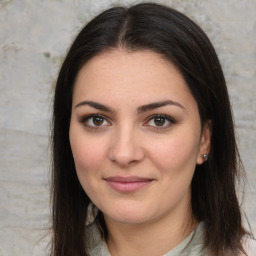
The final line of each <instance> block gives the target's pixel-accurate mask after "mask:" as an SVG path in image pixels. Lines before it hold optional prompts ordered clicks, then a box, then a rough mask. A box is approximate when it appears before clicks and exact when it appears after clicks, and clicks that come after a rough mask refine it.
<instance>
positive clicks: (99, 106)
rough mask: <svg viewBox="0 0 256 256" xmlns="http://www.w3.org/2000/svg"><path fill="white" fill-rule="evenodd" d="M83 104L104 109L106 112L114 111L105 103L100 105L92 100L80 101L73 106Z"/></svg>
mask: <svg viewBox="0 0 256 256" xmlns="http://www.w3.org/2000/svg"><path fill="white" fill-rule="evenodd" d="M84 105H88V106H90V107H93V108H96V109H98V110H102V111H106V112H111V113H114V112H115V111H114V110H113V109H111V108H109V107H107V106H105V105H102V104H100V103H97V102H94V101H81V102H80V103H78V104H77V105H76V106H75V108H77V107H80V106H84Z"/></svg>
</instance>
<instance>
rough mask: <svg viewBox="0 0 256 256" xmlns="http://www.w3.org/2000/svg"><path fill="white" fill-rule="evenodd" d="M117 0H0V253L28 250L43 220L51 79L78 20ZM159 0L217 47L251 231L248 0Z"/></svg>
mask: <svg viewBox="0 0 256 256" xmlns="http://www.w3.org/2000/svg"><path fill="white" fill-rule="evenodd" d="M120 2H122V1H106V0H104V1H102V0H101V1H100V0H84V1H79V0H73V1H68V0H63V1H61V0H51V1H50V0H41V1H29V0H13V1H11V0H9V1H8V0H0V248H1V252H0V255H1V256H14V255H15V256H23V255H32V252H33V247H34V245H35V243H36V242H37V241H38V239H39V238H40V237H41V236H42V234H44V232H45V230H46V228H47V227H48V226H49V225H50V220H49V185H48V184H49V147H48V136H49V118H50V102H51V97H52V91H53V84H54V79H55V78H56V74H57V72H58V68H59V65H60V62H61V60H62V58H63V55H64V54H65V51H66V48H67V47H68V46H69V44H70V42H71V39H72V38H73V37H74V36H75V34H76V33H77V31H78V30H79V28H81V26H82V24H84V22H86V21H87V20H88V19H89V18H91V17H92V16H93V15H95V14H96V13H98V12H99V11H100V10H102V9H103V8H105V7H108V6H110V5H112V4H116V3H120ZM126 2H129V3H132V2H134V1H126ZM136 2H139V1H136ZM159 2H162V3H166V4H170V5H172V6H174V7H176V8H177V9H179V10H181V11H183V12H185V13H186V14H188V15H189V16H190V17H192V18H193V19H194V20H196V21H197V22H198V23H199V24H200V25H201V26H202V27H203V28H204V29H205V31H206V32H207V34H208V35H209V37H210V38H211V39H212V41H213V43H214V45H215V47H216V50H217V52H218V54H219V57H220V59H221V62H222V65H223V68H224V72H225V75H226V78H227V81H228V87H229V91H230V95H231V100H232V104H233V109H234V115H235V120H236V127H237V135H238V139H239V149H240V150H241V156H242V159H243V161H244V165H245V168H246V171H247V173H248V178H249V186H248V189H247V193H246V198H247V201H246V204H245V207H244V208H245V210H246V212H247V214H248V217H249V220H250V222H251V225H252V228H253V229H254V231H255V230H256V206H255V204H256V188H255V184H256V171H255V167H256V157H255V154H256V147H255V144H256V131H255V130H256V83H255V75H256V44H255V42H256V15H255V10H256V1H254V0H236V1H235V0H234V1H232V0H225V1H223V0H207V1H205V0H184V1H178V0H177V1H159Z"/></svg>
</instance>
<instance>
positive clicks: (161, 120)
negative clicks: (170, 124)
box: [154, 117, 165, 126]
mask: <svg viewBox="0 0 256 256" xmlns="http://www.w3.org/2000/svg"><path fill="white" fill-rule="evenodd" d="M154 122H155V125H157V126H162V125H164V123H165V119H164V118H162V117H157V118H155V120H154Z"/></svg>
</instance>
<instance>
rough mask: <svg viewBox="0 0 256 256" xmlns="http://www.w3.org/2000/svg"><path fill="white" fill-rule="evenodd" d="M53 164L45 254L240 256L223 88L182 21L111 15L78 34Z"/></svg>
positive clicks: (57, 111) (210, 53)
mask: <svg viewBox="0 0 256 256" xmlns="http://www.w3.org/2000/svg"><path fill="white" fill-rule="evenodd" d="M53 153H54V157H53V231H54V237H53V246H52V254H53V255H56V256H57V255H58V256H61V255H63V256H64V255H77V256H78V255H79V256H80V255H81V256H82V255H83V256H84V255H92V256H94V255H112V256H115V255H122V256H125V255H152V256H154V255H156V256H157V255H168V256H172V255H214V256H217V255H247V254H246V251H245V249H244V247H243V239H244V238H245V236H246V235H249V234H248V232H247V231H246V230H245V228H244V226H243V224H242V219H241V211H240V207H239V203H238V200H237V195H236V191H235V184H236V179H237V177H239V175H240V171H241V170H240V169H239V167H240V166H241V162H240V159H239V154H238V151H237V147H236V141H235V136H234V128H233V121H232V115H231V108H230V103H229V97H228V93H227V88H226V84H225V79H224V76H223V72H222V70H221V67H220V63H219V60H218V58H217V56H216V53H215V51H214V49H213V47H212V45H211V43H210V41H209V39H208V38H207V36H206V35H205V34H204V32H203V31H202V30H201V29H200V28H199V27H198V26H197V25H196V24H195V23H193V22H192V21H191V20H190V19H189V18H187V17H186V16H184V15H183V14H181V13H179V12H177V11H175V10H173V9H170V8H167V7H164V6H161V5H157V4H149V3H148V4H147V3H145V4H138V5H135V6H132V7H130V8H124V7H116V8H111V9H109V10H107V11H105V12H103V13H101V14H100V15H98V16H97V17H96V18H94V19H93V20H92V21H91V22H89V24H87V25H86V26H85V27H84V28H83V29H82V31H81V32H80V33H79V35H78V36H77V38H76V39H75V41H74V42H73V44H72V46H71V48H70V50H69V52H68V54H67V57H66V59H65V60H64V63H63V65H62V67H61V70H60V73H59V77H58V80H57V85H56V91H55V99H54V114H53Z"/></svg>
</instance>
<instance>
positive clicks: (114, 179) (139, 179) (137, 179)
mask: <svg viewBox="0 0 256 256" xmlns="http://www.w3.org/2000/svg"><path fill="white" fill-rule="evenodd" d="M104 180H106V181H112V182H123V183H125V182H126V183H129V182H143V181H144V182H147V181H152V180H154V179H152V178H144V177H138V176H128V177H123V176H111V177H107V178H104Z"/></svg>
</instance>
